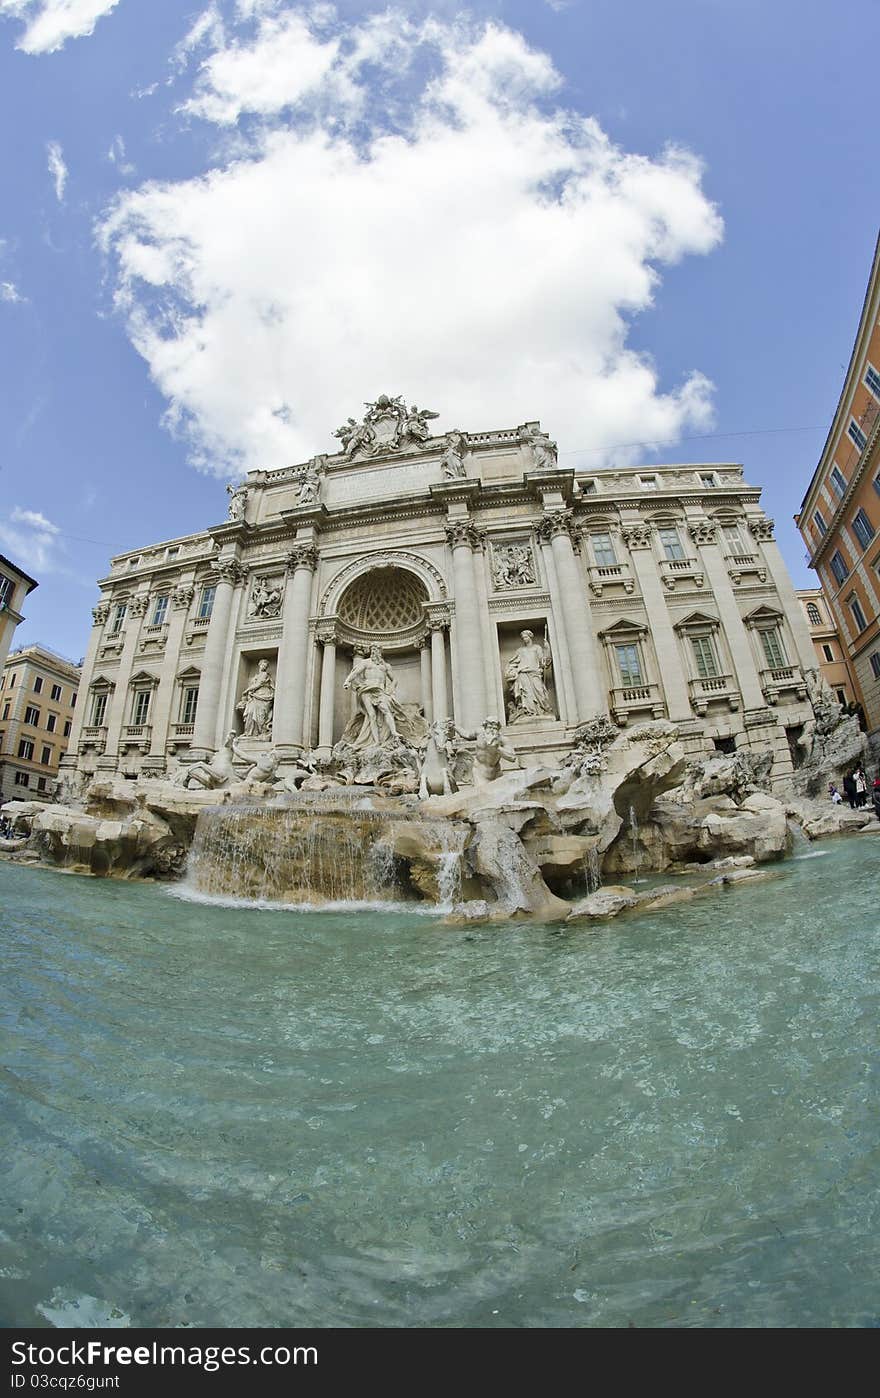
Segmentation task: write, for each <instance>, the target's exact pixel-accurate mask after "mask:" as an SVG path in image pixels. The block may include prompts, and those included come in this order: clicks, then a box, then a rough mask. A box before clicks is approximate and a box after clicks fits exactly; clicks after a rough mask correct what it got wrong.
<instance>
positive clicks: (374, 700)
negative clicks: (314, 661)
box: [340, 646, 428, 751]
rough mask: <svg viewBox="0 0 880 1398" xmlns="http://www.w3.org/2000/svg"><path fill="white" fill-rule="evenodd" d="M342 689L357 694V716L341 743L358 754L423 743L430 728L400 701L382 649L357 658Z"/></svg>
mask: <svg viewBox="0 0 880 1398" xmlns="http://www.w3.org/2000/svg"><path fill="white" fill-rule="evenodd" d="M342 687H343V689H350V690H352V691H353V692H354V695H355V698H356V700H357V713H356V714H355V716H354V718H353V719H352V720H351V722H350V723H349V724H348V726H347V727H346V729H345V732H344V733H343V735H342V738H341V740H340V741H341V743H344V744H345V745H347V746H348V747H350V748H352V749H353V750H355V751H359V750H360V749H362V748H371V747H389V748H397V747H400V746H406V745H408V744H416V743H420V742H422V741H423V739H424V738H425V735H426V734H427V731H428V725H427V723H426V722H425V720H424V719H423V718H422V716H421V714H419V713H418V712H414V713H410V712H408V708H415V707H416V706H414V705H410V706H408V707H407V706H404V705H403V704H401V703H400V701H399V699H398V698H397V685H396V683H395V680H394V675H393V673H392V670H391V666H390V665H389V664H388V662H387V660H384V659H383V657H382V650H381V647H380V646H372V647H371V648H370V653H369V655H361V656H358V657H357V659H356V660H355V662H354V664H353V666H352V668H351V671H350V673H349V675H348V678H347V679H346V680H345V682H344V683H343V686H342Z"/></svg>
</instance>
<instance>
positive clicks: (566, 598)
mask: <svg viewBox="0 0 880 1398" xmlns="http://www.w3.org/2000/svg"><path fill="white" fill-rule="evenodd" d="M571 530H572V516H571V514H570V513H569V511H568V510H565V509H562V510H552V511H551V512H550V514H547V515H545V516H544V518H543V519H542V521H541V523H540V524H539V526H538V532H539V534H540V536H541V538H542V539H549V540H550V546H551V548H552V551H553V562H554V563H555V565H556V576H557V578H558V580H559V591H560V593H561V594H562V598H563V606H564V609H565V634H566V639H567V641H568V649H569V654H570V656H571V670H572V678H573V681H574V693H575V703H576V705H577V719H578V722H579V723H584V722H586V720H587V719H588V718H598V717H599V715H600V714H607V713H608V697H607V694H606V693H605V689H604V685H600V674H601V671H600V668H599V657H598V655H597V653H596V641H595V638H594V636H593V625H592V621H591V620H590V612H589V606H588V603H587V593H586V585H585V583H584V580H583V578H582V576H581V572H580V569H579V568H578V565H577V559H576V558H575V556H574V548H573V546H572V539H571Z"/></svg>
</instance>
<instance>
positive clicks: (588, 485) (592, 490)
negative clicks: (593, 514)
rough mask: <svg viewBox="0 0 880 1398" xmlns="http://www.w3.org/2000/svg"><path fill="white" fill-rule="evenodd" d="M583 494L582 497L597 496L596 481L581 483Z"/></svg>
mask: <svg viewBox="0 0 880 1398" xmlns="http://www.w3.org/2000/svg"><path fill="white" fill-rule="evenodd" d="M581 494H582V495H595V494H596V482H595V481H581Z"/></svg>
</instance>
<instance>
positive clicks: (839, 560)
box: [830, 552, 849, 583]
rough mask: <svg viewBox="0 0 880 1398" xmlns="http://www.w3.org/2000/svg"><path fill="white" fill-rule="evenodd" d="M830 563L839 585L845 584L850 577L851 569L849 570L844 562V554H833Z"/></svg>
mask: <svg viewBox="0 0 880 1398" xmlns="http://www.w3.org/2000/svg"><path fill="white" fill-rule="evenodd" d="M830 562H831V571H832V573H833V574H834V576H835V578H836V579H837V581H838V582H839V583H842V582H845V581H846V579H847V578H848V577H849V569H848V568H847V566H846V563H845V562H844V560H843V554H842V553H840V552H837V553H833V554H832V555H831V559H830Z"/></svg>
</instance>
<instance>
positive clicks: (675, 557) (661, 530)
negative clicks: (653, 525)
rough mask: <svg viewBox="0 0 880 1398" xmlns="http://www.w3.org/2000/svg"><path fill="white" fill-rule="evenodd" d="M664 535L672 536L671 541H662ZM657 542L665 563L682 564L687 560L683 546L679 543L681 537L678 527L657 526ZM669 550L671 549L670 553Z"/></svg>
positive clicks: (668, 525)
mask: <svg viewBox="0 0 880 1398" xmlns="http://www.w3.org/2000/svg"><path fill="white" fill-rule="evenodd" d="M664 534H671V535H672V536H673V539H672V541H670V540H668V539H664V538H663V535H664ZM657 542H658V543H659V545H660V547H661V549H662V550H663V557H664V559H665V560H666V562H667V563H684V561H685V560H686V558H687V554H686V553H685V551H684V545H683V544H682V542H681V535H680V534H679V532H678V527H677V526H676V525H674V524H658V525H657ZM670 548H671V549H672V552H670ZM676 549H678V552H677V553H676V552H675V550H676Z"/></svg>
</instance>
